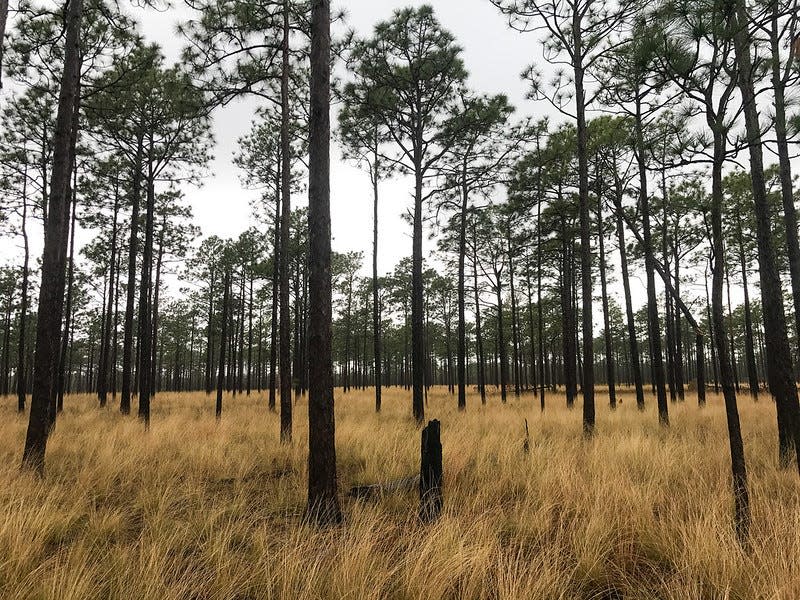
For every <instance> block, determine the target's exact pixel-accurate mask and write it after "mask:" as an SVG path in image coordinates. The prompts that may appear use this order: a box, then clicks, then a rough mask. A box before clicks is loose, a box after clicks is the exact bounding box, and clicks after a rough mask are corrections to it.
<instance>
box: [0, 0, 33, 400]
mask: <svg viewBox="0 0 800 600" xmlns="http://www.w3.org/2000/svg"><path fill="white" fill-rule="evenodd" d="M0 1H2V2H5V0H0ZM5 10H6V11H7V10H8V4H7V3H6V4H5ZM2 11H3V7H2V6H0V40H2V39H3V37H2V28H3V27H4V26H5V23H4V19H5V15H4V14H3V12H2ZM0 62H2V43H0ZM27 220H28V166H27V163H26V165H25V172H24V174H23V179H22V227H21V232H22V249H23V260H22V284H21V285H20V301H19V339H18V340H17V412H24V411H25V394H26V392H27V386H26V385H25V384H26V378H25V342H26V339H25V337H26V334H27V331H26V329H27V323H28V276H29V263H30V247H29V245H28V229H27Z"/></svg>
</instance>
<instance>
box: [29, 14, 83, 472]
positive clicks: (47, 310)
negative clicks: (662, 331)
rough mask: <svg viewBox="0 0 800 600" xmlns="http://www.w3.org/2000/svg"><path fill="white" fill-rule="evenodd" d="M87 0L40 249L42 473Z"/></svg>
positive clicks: (34, 441)
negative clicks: (74, 116)
mask: <svg viewBox="0 0 800 600" xmlns="http://www.w3.org/2000/svg"><path fill="white" fill-rule="evenodd" d="M82 10H83V0H70V2H69V5H68V7H67V12H66V38H65V46H64V72H63V75H62V78H61V91H60V93H59V100H58V113H57V116H56V128H55V135H54V138H53V171H52V177H51V181H50V197H49V202H48V213H49V215H48V219H47V222H46V224H45V236H44V251H43V254H42V267H41V273H42V284H41V286H40V288H39V309H38V318H37V323H36V352H35V355H34V364H33V394H32V397H31V410H30V420H29V422H28V430H27V433H26V436H25V449H24V451H23V455H22V466H23V467H24V468H29V469H32V470H35V471H36V472H38V473H39V474H40V475H43V474H44V457H45V449H46V447H47V436H48V433H49V430H50V422H49V414H48V413H49V410H50V399H51V398H52V397H53V394H54V392H55V385H56V365H57V364H58V349H59V340H60V339H61V331H60V329H61V307H62V302H61V299H62V298H63V295H64V285H63V283H64V268H65V266H66V252H65V251H64V236H65V235H66V227H65V222H66V214H67V206H68V205H69V196H68V195H67V191H68V187H69V175H70V170H71V167H72V152H71V138H72V131H73V129H74V126H75V123H74V122H73V112H74V107H75V106H76V105H78V104H79V102H80V96H79V91H78V88H79V82H80V29H81V17H82Z"/></svg>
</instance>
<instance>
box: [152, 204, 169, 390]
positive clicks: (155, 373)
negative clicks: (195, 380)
mask: <svg viewBox="0 0 800 600" xmlns="http://www.w3.org/2000/svg"><path fill="white" fill-rule="evenodd" d="M166 227H167V218H166V217H164V218H163V220H162V223H161V231H160V232H159V235H158V258H156V277H155V280H154V281H153V282H152V284H151V286H152V295H153V308H152V311H151V312H152V315H153V316H152V319H151V324H150V331H151V332H152V333H151V335H152V336H153V337H152V342H151V344H152V352H153V355H152V358H151V360H152V362H151V365H150V399H151V400H152V399H153V398H155V396H156V392H158V389H159V386H160V374H161V372H162V369H161V365H160V362H161V361H160V360H158V362H156V359H157V358H158V357H159V350H160V351H161V352H163V348H160V347H159V342H158V328H159V322H158V317H159V312H158V309H159V304H158V301H159V296H160V294H159V292H160V290H161V265H162V264H163V262H164V231H165V230H166Z"/></svg>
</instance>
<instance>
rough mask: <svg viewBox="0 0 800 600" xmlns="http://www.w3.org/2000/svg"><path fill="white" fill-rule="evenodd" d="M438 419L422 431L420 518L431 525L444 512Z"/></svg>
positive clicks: (429, 422) (430, 422)
mask: <svg viewBox="0 0 800 600" xmlns="http://www.w3.org/2000/svg"><path fill="white" fill-rule="evenodd" d="M440 432H441V427H440V423H439V421H438V420H437V419H434V420H433V421H428V425H427V426H426V427H425V429H423V430H422V448H421V460H420V471H419V518H420V519H421V520H422V521H423V522H425V523H430V522H432V521H435V520H436V519H438V518H439V515H440V514H441V512H442V442H441V438H440Z"/></svg>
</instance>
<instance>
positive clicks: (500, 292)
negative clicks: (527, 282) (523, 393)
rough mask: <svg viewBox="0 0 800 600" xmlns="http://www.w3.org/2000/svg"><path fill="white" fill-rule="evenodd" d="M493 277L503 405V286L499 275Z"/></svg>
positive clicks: (505, 361) (505, 362)
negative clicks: (494, 279)
mask: <svg viewBox="0 0 800 600" xmlns="http://www.w3.org/2000/svg"><path fill="white" fill-rule="evenodd" d="M494 275H495V278H496V281H495V288H494V291H495V294H496V297H497V354H498V359H499V360H500V400H501V401H502V402H503V404H505V403H506V401H507V399H508V397H507V391H506V387H507V385H508V356H507V349H506V341H505V336H504V325H503V284H502V282H501V280H500V277H501V274H500V273H499V272H498V271H495V273H494Z"/></svg>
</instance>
